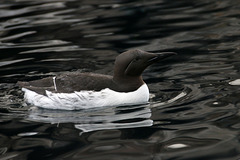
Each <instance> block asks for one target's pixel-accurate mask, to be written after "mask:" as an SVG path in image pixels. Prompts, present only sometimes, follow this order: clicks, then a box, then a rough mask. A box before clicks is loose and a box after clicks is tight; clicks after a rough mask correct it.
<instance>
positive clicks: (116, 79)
mask: <svg viewBox="0 0 240 160" xmlns="http://www.w3.org/2000/svg"><path fill="white" fill-rule="evenodd" d="M175 54H176V53H174V52H162V53H158V54H154V53H150V52H145V51H142V50H139V49H135V50H129V51H126V52H123V53H121V54H120V55H118V56H117V58H116V60H115V64H114V75H113V76H109V75H102V74H96V73H77V72H73V73H67V74H63V75H59V76H55V77H47V78H43V79H40V80H35V81H30V82H18V85H19V86H21V87H22V91H24V92H25V94H24V99H25V100H26V102H27V103H30V104H32V105H35V106H37V107H41V108H47V109H61V110H78V109H87V108H93V107H102V106H123V105H137V104H146V103H148V100H149V90H148V87H147V85H146V84H145V83H144V81H143V79H142V76H141V74H142V72H143V71H144V70H145V69H146V68H147V67H148V66H149V65H151V64H153V63H155V62H158V61H160V60H162V59H165V58H167V57H169V56H172V55H175Z"/></svg>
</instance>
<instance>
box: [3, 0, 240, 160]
mask: <svg viewBox="0 0 240 160" xmlns="http://www.w3.org/2000/svg"><path fill="white" fill-rule="evenodd" d="M239 3H240V1H239V0H225V1H217V0H199V1H189V0H182V1H167V0H149V1H146V0H141V1H136V2H135V1H131V0H123V1H118V0H106V1H104V2H102V1H95V0H92V1H84V0H81V1H77V0H64V1H63V0H42V1H34V0H2V1H1V2H0V13H1V14H0V22H1V23H0V53H1V54H0V116H1V118H0V159H29V160H31V159H51V160H53V159H56V160H57V159H66V160H69V159H78V160H79V159H84V160H85V159H88V160H98V159H99V160H100V159H119V160H120V159H122V160H126V159H139V160H145V159H154V160H170V159H171V160H172V159H174V160H190V159H191V160H192V159H194V160H196V159H201V160H202V159H223V160H225V159H226V160H229V159H234V160H235V159H239V158H240V143H239V136H240V123H239V121H240V116H239V106H240V105H239V97H240V89H239V83H231V82H232V81H234V80H237V79H240V74H239V71H240V69H239V68H240V56H239V55H240V47H239V44H240V38H239V37H240V12H239V10H240V6H239ZM132 48H139V49H143V50H146V51H151V52H156V53H157V52H162V51H174V52H177V53H178V55H177V56H174V57H171V58H169V59H167V60H165V61H162V62H161V63H158V64H154V65H153V66H150V67H149V68H148V69H147V70H146V71H145V73H144V75H143V77H144V80H145V82H146V83H147V84H148V86H149V89H150V92H151V93H152V95H153V96H152V98H151V100H150V103H149V104H148V105H141V106H124V107H110V108H96V109H91V110H82V111H75V112H73V111H54V110H44V109H38V108H36V107H34V106H26V105H25V104H24V103H23V101H22V94H21V91H20V90H19V89H18V88H17V87H16V86H15V83H16V82H17V81H19V80H21V81H28V80H34V79H39V78H42V77H46V76H49V75H55V74H59V73H63V72H66V71H76V70H78V71H91V72H97V73H104V74H112V68H113V62H114V59H115V57H116V56H117V55H118V54H119V53H121V52H123V51H125V50H128V49H132ZM229 82H230V83H229Z"/></svg>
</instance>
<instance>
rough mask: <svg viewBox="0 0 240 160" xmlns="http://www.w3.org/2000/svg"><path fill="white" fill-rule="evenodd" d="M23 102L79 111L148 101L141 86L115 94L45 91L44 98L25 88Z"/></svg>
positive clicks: (111, 92) (146, 89)
mask: <svg viewBox="0 0 240 160" xmlns="http://www.w3.org/2000/svg"><path fill="white" fill-rule="evenodd" d="M22 91H24V92H25V95H24V98H25V100H26V101H27V102H28V103H30V104H33V105H35V106H37V107H41V108H47V109H61V110H79V109H88V108H95V107H103V106H124V105H137V104H145V103H147V102H148V99H149V90H148V87H147V85H146V84H143V85H142V86H141V87H139V88H138V89H137V90H136V91H133V92H116V91H113V90H111V89H109V88H106V89H103V90H101V91H97V92H96V91H80V92H74V93H53V92H50V91H46V96H45V95H41V94H38V93H36V92H34V91H31V90H29V89H26V88H22Z"/></svg>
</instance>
